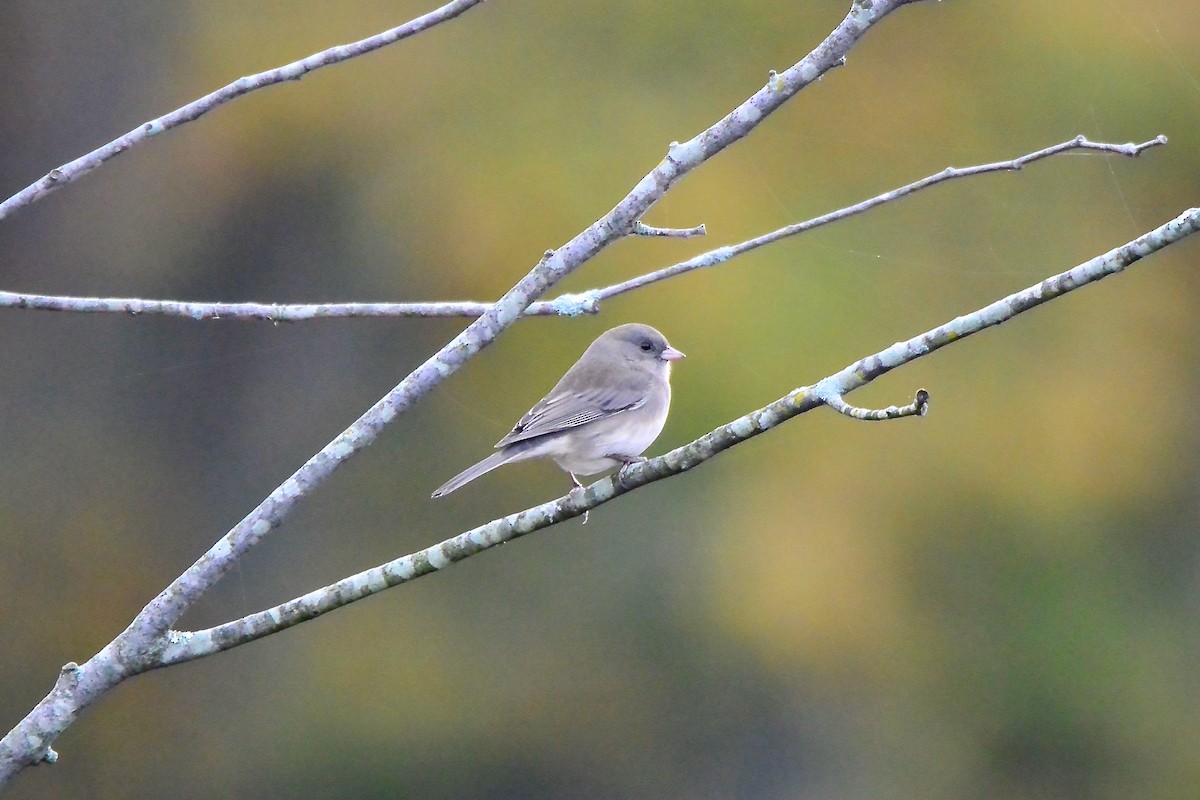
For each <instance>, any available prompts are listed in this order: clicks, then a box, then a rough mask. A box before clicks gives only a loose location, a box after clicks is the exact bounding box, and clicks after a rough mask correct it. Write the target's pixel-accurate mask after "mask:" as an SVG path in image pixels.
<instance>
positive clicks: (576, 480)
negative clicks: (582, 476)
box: [567, 470, 592, 525]
mask: <svg viewBox="0 0 1200 800" xmlns="http://www.w3.org/2000/svg"><path fill="white" fill-rule="evenodd" d="M567 474H568V475H570V476H571V483H573V484H575V488H576V489H582V488H583V484H582V483H580V482H579V478H576V477H575V473H574V472H571V471H570V470H567ZM591 513H592V512H591V509H588V510H587V511H584V512H583V522H581V523H580V524H581V525H587V521H588V515H589V514H591Z"/></svg>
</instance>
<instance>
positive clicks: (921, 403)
mask: <svg viewBox="0 0 1200 800" xmlns="http://www.w3.org/2000/svg"><path fill="white" fill-rule="evenodd" d="M825 405H827V406H829V407H830V408H832V409H833V410H834V411H836V412H838V413H839V414H845V415H846V416H847V417H850V418H852V419H858V420H863V421H864V422H878V421H880V420H886V419H899V418H900V417H923V416H925V415H926V414H927V413H929V392H927V391H925V390H924V389H917V394H916V397H915V398H914V399H913V401H912V402H911V403H909V404H908V405H906V406H899V407H897V406H888V407H887V408H859V407H858V406H852V405H850V404H849V403H847V402H846V401H845V400H844V399H843V398H842V396H841V395H840V394H831V395H829V396H828V397H826V398H825Z"/></svg>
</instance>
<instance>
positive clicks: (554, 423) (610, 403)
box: [496, 384, 646, 447]
mask: <svg viewBox="0 0 1200 800" xmlns="http://www.w3.org/2000/svg"><path fill="white" fill-rule="evenodd" d="M645 404H646V390H645V389H644V388H643V387H641V386H638V385H636V384H625V385H618V386H606V387H602V388H598V389H589V390H585V391H584V392H582V393H573V392H572V393H567V392H562V393H560V392H551V393H550V394H548V395H546V396H545V397H544V398H542V399H541V400H539V401H538V404H537V405H535V406H534V407H533V408H531V409H529V413H527V414H526V415H525V416H523V417H521V421H520V422H518V423H517V424H516V425H515V426H513V429H512V431H511V432H510V433H509V434H508V435H507V436H505V437H504V438H503V439H501V440H500V441H499V442H497V443H496V447H504V446H506V445H510V444H512V443H513V442H522V441H525V440H526V439H532V438H534V437H535V436H544V435H545V434H547V433H556V432H558V431H564V430H567V429H569V428H577V427H579V426H580V425H586V424H587V423H589V422H595V421H596V420H598V419H603V418H605V417H611V416H613V415H614V414H620V413H621V412H623V411H631V410H633V409H635V408H640V407H641V406H643V405H645Z"/></svg>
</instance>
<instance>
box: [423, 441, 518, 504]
mask: <svg viewBox="0 0 1200 800" xmlns="http://www.w3.org/2000/svg"><path fill="white" fill-rule="evenodd" d="M514 455H517V454H516V453H513V452H512V451H510V450H507V449H506V450H499V451H497V452H495V453H492V454H491V455H490V456H488V457H487V458H485V459H484V460H483V461H480V462H479V463H478V464H476V465H475V466H473V467H468V468H467V469H465V470H463V471H462V472H460V473H458V474H457V475H455V476H454V477H453V478H451V479H450V480H448V481H446V482H445V483H444V484H442V485H441V486H440V487H438V488H437V489H436V490H435V491H434V493H433V494H432V495H430V496H431V497H435V498H437V497H444V496H446V495H448V494H450V493H451V492H453V491H454V490H455V489H459V488H461V487H462V486H464V485H466V484H468V483H470V482H471V481H473V480H475V479H476V478H478V477H479V476H480V475H483V474H485V473H488V472H491V471H492V470H494V469H495V468H496V467H499V466H502V465H504V464H507V463H508V462H509V461H511V460H512V458H513V456H514Z"/></svg>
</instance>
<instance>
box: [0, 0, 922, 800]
mask: <svg viewBox="0 0 1200 800" xmlns="http://www.w3.org/2000/svg"><path fill="white" fill-rule="evenodd" d="M911 2H915V0H870V1H868V0H854V2H853V3H852V5H851V9H850V11H849V13H848V14H847V15H846V17H845V18H844V19H843V20H842V21H841V22H840V23H839V24H838V26H837V27H836V28H835V29H834V30H833V32H832V33H830V35H829V36H827V37H826V38H825V40H824V41H823V42H822V43H821V44H820V45H818V46H817V47H816V48H815V49H814V50H813V51H812V52H811V53H809V54H808V55H807V56H805V57H804V58H803V59H801V60H800V61H799V62H797V63H796V64H795V65H793V66H792V67H790V68H789V69H788V70H786V71H785V72H783V73H780V74H778V75H777V76H776V79H775V80H773V81H772V83H771V85H770V86H765V87H763V88H761V89H759V90H758V91H757V92H755V93H754V94H753V95H752V96H751V97H750V98H748V99H747V100H746V101H744V102H743V103H741V104H740V105H739V106H738V107H737V108H735V109H734V110H733V111H731V112H730V113H729V114H728V115H726V116H725V117H724V118H722V119H721V120H719V121H718V122H716V123H714V124H713V125H712V126H711V127H709V128H707V129H706V130H704V131H702V132H701V133H699V134H698V135H696V136H695V137H693V138H692V139H690V140H689V141H687V142H685V143H683V144H675V143H673V146H672V147H670V148H668V152H667V155H666V157H665V158H664V159H663V160H662V161H660V162H659V163H658V165H656V166H655V167H654V169H652V170H651V171H650V172H649V173H648V174H647V175H645V176H644V177H643V178H642V179H641V180H640V181H639V182H638V183H637V185H636V186H634V188H633V189H632V190H631V191H630V192H629V193H628V194H627V195H626V196H625V197H624V198H623V199H622V200H621V201H620V202H619V203H618V204H617V205H616V206H614V207H613V208H612V210H610V211H609V212H608V213H607V214H605V215H604V216H603V217H601V218H600V219H598V220H597V221H596V222H594V223H592V224H591V225H590V226H588V227H587V228H586V229H585V230H583V231H581V232H580V233H579V234H577V235H576V236H575V237H574V238H573V239H571V240H570V241H569V242H567V243H566V244H565V245H563V246H562V247H561V248H560V249H558V250H556V251H555V250H548V251H546V253H545V255H544V256H543V258H542V259H541V260H540V261H539V262H538V264H537V265H536V266H535V267H534V268H533V269H532V270H531V271H530V272H529V273H528V274H527V275H526V276H525V277H524V278H522V279H521V280H520V281H518V282H517V284H516V285H515V286H513V287H512V288H511V289H510V290H509V291H508V292H506V293H505V294H504V296H503V297H501V298H500V299H499V300H498V301H496V303H495V304H494V305H492V306H491V307H489V308H488V310H487V311H486V312H485V313H484V314H482V315H481V316H480V317H479V318H478V319H476V320H475V321H474V322H472V323H471V324H470V325H469V326H468V327H467V328H466V329H465V330H464V331H463V332H462V333H460V334H459V335H458V336H456V337H455V338H454V339H453V340H451V341H450V342H449V343H448V344H447V345H446V346H445V347H443V348H442V349H441V350H439V351H438V352H437V353H436V354H434V355H433V356H431V357H430V358H429V359H427V360H426V361H425V362H424V363H423V364H422V365H421V366H419V367H418V368H417V369H416V370H414V371H413V372H412V373H410V374H409V375H408V376H407V377H406V378H404V380H402V381H401V382H400V383H399V384H398V385H397V386H396V387H395V388H393V389H392V390H391V391H390V392H388V393H387V394H386V395H384V397H383V398H382V399H380V400H379V401H378V402H377V403H376V404H375V405H374V406H372V407H371V408H370V409H368V410H367V411H366V413H364V414H363V415H362V416H361V417H359V418H358V419H357V420H356V421H355V422H353V423H352V424H351V425H350V426H349V427H348V428H346V430H345V431H343V432H342V433H341V434H340V435H339V436H338V437H337V438H335V439H334V440H333V441H332V442H330V443H329V444H328V445H326V446H325V447H324V448H322V449H321V451H320V452H319V453H317V454H316V455H314V456H313V457H312V458H310V459H309V460H308V461H307V462H305V464H304V465H302V466H301V467H300V468H299V469H298V470H297V471H296V472H295V473H294V474H293V475H292V476H291V477H290V478H288V479H287V480H286V481H284V482H283V483H282V484H281V485H280V486H279V487H277V488H276V489H275V490H274V491H272V492H271V494H270V495H268V496H267V498H266V499H264V500H263V501H262V503H260V504H259V505H258V507H257V508H255V509H254V510H253V511H251V512H250V513H249V514H248V515H247V516H246V517H245V518H244V519H243V520H242V521H241V522H239V523H238V524H237V525H235V526H234V527H233V528H232V529H231V530H230V531H229V532H228V533H227V534H225V535H224V536H223V537H221V538H220V539H219V540H218V541H217V542H216V543H215V544H214V545H213V546H212V547H210V548H209V550H208V551H207V552H206V553H204V554H203V555H202V556H201V557H200V558H199V559H197V561H196V562H195V563H194V564H192V566H190V567H189V568H188V569H187V570H186V571H185V572H184V573H183V574H182V575H180V576H179V577H178V578H176V579H175V580H174V581H173V582H172V583H171V585H170V586H168V587H167V588H166V589H164V590H163V591H162V592H161V593H159V595H158V596H157V597H155V598H154V599H153V600H151V601H150V602H149V603H148V604H147V605H146V607H145V608H143V609H142V611H141V612H139V613H138V615H137V616H136V617H135V618H134V619H133V621H132V622H131V623H130V624H129V627H127V628H126V629H125V630H124V631H122V632H121V634H120V635H118V636H117V638H116V639H114V640H113V641H112V642H110V643H109V644H108V645H106V646H105V647H104V648H103V649H102V650H101V651H100V652H99V653H97V654H96V655H95V656H93V657H92V658H91V659H89V660H88V661H87V662H86V663H84V664H83V665H81V666H80V667H79V670H78V673H77V676H78V679H77V680H76V681H75V682H74V686H73V688H72V690H71V691H70V692H64V693H56V692H51V694H50V695H48V696H47V697H46V698H44V699H43V700H42V701H41V702H39V703H38V705H37V706H36V707H35V708H34V709H33V710H32V711H30V713H29V714H28V715H27V716H26V717H25V719H23V720H22V721H21V722H20V723H18V724H17V726H16V727H15V728H13V729H12V730H11V731H9V733H8V734H7V735H6V736H5V737H4V738H3V739H2V740H0V787H2V786H3V785H4V784H5V783H7V782H8V781H9V780H10V779H11V778H12V777H13V776H14V775H15V774H16V773H17V772H19V771H20V770H22V769H23V768H24V767H26V766H28V765H30V764H34V763H38V762H40V761H42V760H44V759H45V757H46V753H47V752H48V749H49V748H50V746H51V744H52V743H53V741H54V740H55V739H56V738H57V737H58V736H59V735H60V734H61V733H62V732H63V731H64V730H66V728H67V726H69V725H70V724H71V722H72V721H73V720H74V719H75V718H76V716H78V714H79V712H80V711H82V710H83V709H84V708H86V707H87V706H89V705H90V704H91V703H93V702H95V701H96V700H97V699H99V698H100V697H102V696H103V695H104V693H105V692H107V691H108V690H109V689H111V688H112V687H113V686H115V685H117V684H118V683H120V682H121V681H123V680H125V679H126V678H128V677H131V676H133V675H136V674H138V673H140V672H144V671H145V670H147V669H152V668H154V667H155V666H158V665H159V663H160V654H161V652H162V650H163V648H164V647H167V646H168V645H169V643H170V640H171V637H172V635H171V627H172V626H173V625H174V624H175V622H176V621H177V620H178V619H179V618H180V617H181V616H182V615H183V613H184V612H185V611H186V610H187V609H188V608H190V607H191V605H192V604H193V603H195V602H196V600H198V599H199V598H200V597H201V596H202V595H203V594H204V593H205V592H206V591H208V589H209V588H211V587H212V586H213V584H215V583H216V582H217V581H218V580H220V579H221V578H222V577H223V576H224V575H225V574H226V573H227V572H228V571H229V570H230V569H232V568H233V566H234V565H235V564H236V563H237V561H238V559H239V558H240V557H241V556H242V555H244V554H245V553H246V552H247V551H249V550H250V549H251V548H252V547H254V546H255V545H256V544H258V542H259V541H261V540H262V538H263V537H264V536H266V535H267V534H268V533H270V532H271V530H272V529H273V528H275V527H278V526H279V525H280V524H281V522H282V521H283V519H284V518H285V517H286V516H287V515H288V514H289V513H290V512H291V511H292V509H293V508H294V507H295V505H296V504H297V503H298V502H299V501H300V499H301V498H303V497H304V496H306V495H307V494H308V493H309V492H311V491H313V490H314V489H315V488H316V487H317V486H319V485H320V484H321V483H323V482H324V481H325V480H326V479H327V478H328V477H329V476H330V475H332V474H333V472H334V470H336V469H337V468H338V467H339V466H341V465H342V464H343V463H345V462H346V461H347V460H348V459H350V458H351V457H352V456H353V455H354V454H355V453H357V452H358V451H360V450H362V449H363V448H364V447H366V446H368V445H369V444H371V443H372V442H373V441H375V439H376V438H377V437H378V436H379V434H380V432H381V431H382V430H383V428H384V426H385V425H387V424H388V423H389V422H391V421H392V420H393V419H395V418H396V416H397V415H399V414H400V413H402V412H404V411H406V410H408V408H409V407H411V406H412V405H413V403H415V402H416V401H417V400H419V399H420V398H422V397H423V396H425V394H427V393H428V392H429V391H430V390H431V389H432V388H433V387H434V386H436V385H437V384H439V383H440V382H441V381H443V380H445V378H447V377H448V376H450V375H452V374H453V373H454V372H456V371H457V370H458V369H459V368H461V367H462V366H463V365H464V364H465V363H466V362H467V361H468V360H470V359H471V358H472V357H473V356H474V355H475V354H476V353H478V352H479V351H480V350H481V349H483V348H484V347H486V346H487V345H488V344H490V343H491V342H493V341H494V340H495V339H496V337H497V336H499V335H500V333H501V332H503V331H504V330H505V329H507V328H508V327H509V326H510V325H512V324H513V323H514V322H516V321H517V319H519V318H520V317H521V316H522V314H523V313H524V311H525V309H526V308H527V307H528V306H529V305H530V304H531V303H532V302H533V301H534V300H537V299H538V298H540V297H541V296H542V295H543V294H545V292H546V291H547V290H549V289H550V288H551V287H552V286H554V285H555V284H557V283H558V282H559V281H560V280H562V279H563V278H565V277H566V276H567V275H569V274H571V273H572V272H573V271H575V270H576V269H578V268H579V266H581V265H582V264H584V263H585V262H587V261H588V260H590V259H591V258H592V257H593V256H595V255H596V254H597V253H599V252H600V251H601V250H602V249H604V248H605V247H607V246H608V245H610V244H612V243H613V242H615V241H617V240H618V239H621V238H623V237H625V236H628V235H631V234H632V232H633V227H634V224H635V223H636V222H637V221H638V220H640V219H641V218H642V217H643V216H644V215H645V213H646V212H647V211H648V210H649V209H650V208H651V207H652V206H653V205H654V204H655V203H657V202H658V201H659V200H660V199H661V198H662V197H663V196H664V195H665V194H666V193H667V192H668V191H669V190H670V189H671V187H672V186H674V185H675V184H676V183H677V182H678V181H679V180H681V179H682V178H683V177H684V176H686V175H687V174H688V173H690V172H691V171H692V170H694V169H695V168H696V167H698V166H700V165H701V164H703V163H704V162H705V161H707V160H708V159H709V158H711V157H713V156H714V155H716V154H717V153H719V152H721V151H722V150H724V149H725V148H726V147H728V146H729V145H731V144H733V143H734V142H736V141H738V140H739V139H741V138H743V137H745V136H747V135H748V134H749V133H750V132H751V131H753V130H754V128H755V127H756V126H757V125H758V124H759V123H760V122H761V121H762V120H763V119H764V118H765V117H767V116H768V115H769V114H771V113H772V112H774V111H775V110H776V109H778V108H779V107H780V106H782V105H783V104H784V103H785V102H786V101H787V100H789V99H790V98H791V97H793V96H795V94H796V93H797V92H799V91H800V90H801V89H803V88H804V87H805V86H808V85H809V84H811V83H812V82H813V81H815V80H816V79H817V78H819V77H820V76H821V75H822V74H823V73H824V72H826V71H827V70H829V69H831V68H832V67H833V66H835V65H836V64H837V63H838V62H839V61H840V60H841V59H842V57H843V56H844V55H845V53H846V52H847V51H848V50H849V49H850V48H851V47H852V46H853V45H854V44H855V43H856V42H857V41H858V39H859V38H861V37H862V36H863V35H864V34H865V33H866V32H867V31H868V30H869V29H870V28H871V26H873V25H874V24H875V23H876V22H878V21H879V20H881V19H883V18H884V17H885V16H886V15H887V14H889V13H891V12H892V11H894V10H895V9H897V8H900V7H901V6H904V5H908V4H909V3H911ZM583 510H586V509H581V510H580V512H579V513H582V512H583Z"/></svg>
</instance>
